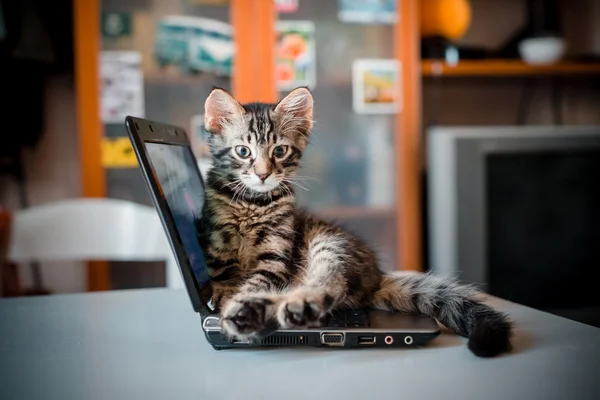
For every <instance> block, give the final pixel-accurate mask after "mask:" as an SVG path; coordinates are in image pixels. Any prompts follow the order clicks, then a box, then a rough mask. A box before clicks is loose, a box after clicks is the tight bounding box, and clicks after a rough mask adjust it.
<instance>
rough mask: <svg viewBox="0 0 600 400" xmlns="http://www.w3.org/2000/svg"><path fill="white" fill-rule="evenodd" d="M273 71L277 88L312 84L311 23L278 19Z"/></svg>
mask: <svg viewBox="0 0 600 400" xmlns="http://www.w3.org/2000/svg"><path fill="white" fill-rule="evenodd" d="M275 75H276V81H277V89H278V90H279V91H287V90H292V89H294V88H296V87H298V86H308V87H310V88H311V89H313V88H314V87H315V84H316V75H317V64H316V55H315V25H314V24H313V23H312V22H310V21H278V22H277V43H276V48H275Z"/></svg>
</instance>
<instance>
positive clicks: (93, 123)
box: [73, 0, 110, 291]
mask: <svg viewBox="0 0 600 400" xmlns="http://www.w3.org/2000/svg"><path fill="white" fill-rule="evenodd" d="M73 31H74V41H75V43H74V49H75V50H74V51H75V93H76V99H77V100H76V101H77V129H78V131H79V135H78V136H79V160H80V163H81V190H82V195H83V196H84V197H105V196H106V176H105V172H104V168H103V167H102V161H101V154H102V152H101V144H100V143H101V142H100V141H101V139H102V136H103V132H102V123H101V122H100V118H99V110H100V83H99V79H98V76H99V74H98V53H99V51H100V35H99V32H100V1H99V0H75V1H74V2H73ZM87 287H88V290H90V291H96V290H108V289H110V274H109V268H108V263H107V262H105V261H90V262H88V263H87Z"/></svg>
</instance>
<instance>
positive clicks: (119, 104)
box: [100, 51, 144, 124]
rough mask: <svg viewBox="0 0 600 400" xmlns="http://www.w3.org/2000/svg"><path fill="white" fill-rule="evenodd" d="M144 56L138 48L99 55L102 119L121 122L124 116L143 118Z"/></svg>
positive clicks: (107, 122) (112, 122)
mask: <svg viewBox="0 0 600 400" xmlns="http://www.w3.org/2000/svg"><path fill="white" fill-rule="evenodd" d="M141 61H142V56H141V54H140V53H139V52H136V51H102V52H101V54H100V77H101V104H100V106H101V111H100V114H101V118H102V121H103V122H104V123H106V124H122V123H123V122H124V121H125V117H126V116H128V115H132V116H134V117H140V118H144V77H143V73H142V68H141Z"/></svg>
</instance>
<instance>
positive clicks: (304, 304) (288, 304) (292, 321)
mask: <svg viewBox="0 0 600 400" xmlns="http://www.w3.org/2000/svg"><path fill="white" fill-rule="evenodd" d="M332 305H333V299H332V297H331V296H329V295H328V294H323V293H314V292H312V291H311V290H301V291H296V292H291V293H289V294H288V295H287V296H286V297H285V298H284V299H283V300H282V301H281V303H280V304H279V307H278V310H277V320H278V322H279V325H280V326H281V327H282V328H288V329H290V328H310V327H318V326H321V325H322V324H323V320H324V318H325V316H326V314H327V313H328V312H329V311H330V310H331V306H332Z"/></svg>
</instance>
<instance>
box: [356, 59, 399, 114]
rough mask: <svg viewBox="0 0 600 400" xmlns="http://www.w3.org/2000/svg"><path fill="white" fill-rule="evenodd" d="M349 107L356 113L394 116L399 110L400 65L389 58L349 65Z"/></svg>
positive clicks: (361, 60) (358, 61) (363, 60)
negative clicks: (350, 104)
mask: <svg viewBox="0 0 600 400" xmlns="http://www.w3.org/2000/svg"><path fill="white" fill-rule="evenodd" d="M352 106H353V108H354V112H356V113H358V114H394V113H397V112H399V111H400V109H401V93H400V64H399V63H398V61H396V60H389V59H360V60H355V61H354V62H353V63H352Z"/></svg>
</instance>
